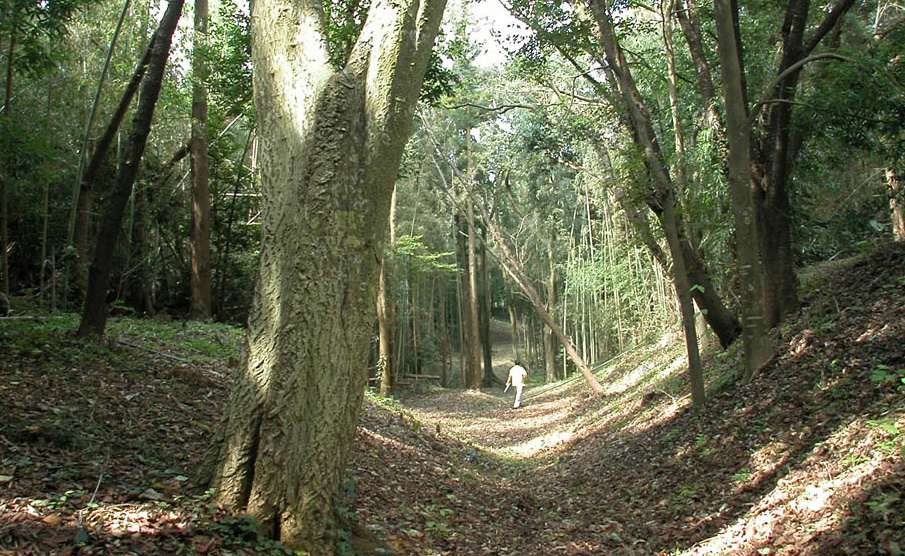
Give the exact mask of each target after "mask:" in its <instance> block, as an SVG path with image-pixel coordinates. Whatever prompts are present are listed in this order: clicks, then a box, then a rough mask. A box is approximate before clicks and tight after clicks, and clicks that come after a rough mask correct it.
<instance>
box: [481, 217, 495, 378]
mask: <svg viewBox="0 0 905 556" xmlns="http://www.w3.org/2000/svg"><path fill="white" fill-rule="evenodd" d="M491 297H492V289H491V287H490V268H489V267H488V265H487V229H486V228H484V229H483V230H482V231H481V314H480V317H481V318H480V321H481V353H482V354H483V355H484V384H485V385H486V386H493V383H494V382H496V377H494V375H493V352H492V351H491V350H492V347H493V346H492V345H491V341H490V323H491V320H492V319H493V315H491V314H490V309H491V305H492V304H493V299H492V298H491Z"/></svg>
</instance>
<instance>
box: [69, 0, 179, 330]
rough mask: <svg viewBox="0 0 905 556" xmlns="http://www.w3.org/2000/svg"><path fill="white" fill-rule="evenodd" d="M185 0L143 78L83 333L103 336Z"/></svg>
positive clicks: (171, 10)
mask: <svg viewBox="0 0 905 556" xmlns="http://www.w3.org/2000/svg"><path fill="white" fill-rule="evenodd" d="M183 3H184V2H183V0H170V2H169V4H168V5H167V10H166V12H165V13H164V15H163V18H162V19H161V21H160V25H159V26H158V29H157V33H156V37H157V38H156V40H154V41H153V42H154V48H153V50H152V52H151V58H150V61H149V63H148V69H147V73H146V75H145V78H144V80H143V81H142V88H141V92H140V94H139V98H138V106H137V108H136V110H135V117H134V118H133V120H132V131H131V132H130V133H129V139H128V141H127V142H126V147H125V151H124V153H123V160H122V162H121V163H120V165H119V170H118V171H117V175H116V182H115V184H114V186H113V190H112V191H111V192H110V194H109V196H108V198H107V203H106V205H105V207H104V212H103V215H102V216H101V225H100V229H99V230H98V233H97V240H96V241H95V244H94V255H93V257H92V260H91V268H90V269H89V272H88V290H87V293H86V295H85V306H84V309H83V311H82V320H81V323H80V324H79V330H78V333H79V335H80V336H86V335H98V336H102V335H103V334H104V328H105V327H106V325H107V284H108V282H109V279H110V265H111V263H112V259H113V248H114V247H115V246H116V240H117V238H118V237H119V230H120V226H121V225H122V220H123V213H124V211H125V208H126V203H127V202H128V201H129V197H130V196H131V195H132V186H133V184H134V183H135V177H136V176H137V175H138V169H139V166H140V165H141V157H142V154H144V150H145V145H146V144H147V141H148V135H149V134H150V132H151V121H152V120H153V118H154V108H155V106H156V104H157V97H158V96H159V94H160V88H161V84H162V82H163V72H164V69H165V68H166V63H167V58H168V57H169V54H170V41H171V40H172V37H173V32H174V31H175V29H176V24H177V23H178V21H179V16H180V15H181V13H182V5H183Z"/></svg>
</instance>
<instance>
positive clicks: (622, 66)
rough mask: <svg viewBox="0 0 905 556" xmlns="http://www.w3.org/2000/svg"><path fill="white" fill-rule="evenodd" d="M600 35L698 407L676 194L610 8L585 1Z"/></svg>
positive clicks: (699, 374) (697, 369)
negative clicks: (668, 263) (660, 249)
mask: <svg viewBox="0 0 905 556" xmlns="http://www.w3.org/2000/svg"><path fill="white" fill-rule="evenodd" d="M589 4H590V7H591V11H592V13H593V15H594V20H595V23H596V24H597V28H598V31H599V33H600V39H601V46H602V47H603V52H604V55H605V56H606V61H607V64H608V68H609V71H610V72H611V74H612V76H611V78H610V80H611V82H613V84H614V86H615V89H616V90H617V91H618V92H619V95H620V101H621V105H622V107H623V110H624V111H625V112H624V113H625V114H626V115H627V116H628V120H629V126H630V128H631V132H632V136H633V138H634V140H635V141H636V142H637V144H638V147H639V149H640V150H641V153H640V154H641V157H642V160H643V163H644V166H645V168H646V170H647V173H648V176H649V182H650V184H651V187H650V188H649V189H648V191H647V192H646V193H645V195H646V197H647V198H648V201H647V202H648V204H649V205H650V207H651V210H653V211H654V213H655V214H656V215H657V218H658V219H659V221H660V224H661V226H662V227H663V232H664V233H665V235H666V242H667V245H668V246H669V252H670V255H671V256H672V264H673V268H672V278H673V284H674V285H675V289H676V296H677V298H678V300H679V308H680V311H681V315H682V328H683V330H684V332H685V347H686V353H687V357H688V373H689V376H690V378H691V390H692V400H693V403H694V405H695V406H698V407H700V406H701V405H703V404H704V379H703V371H702V369H701V360H700V353H699V351H698V340H697V331H696V330H695V326H694V303H693V301H692V289H691V287H692V286H693V285H694V284H691V283H690V282H689V280H688V272H687V269H686V267H687V265H686V263H685V250H684V249H683V244H684V242H685V241H686V239H685V230H684V226H683V225H682V222H681V217H680V214H681V213H679V212H678V211H677V209H676V203H677V199H676V193H675V187H674V185H673V180H672V178H671V176H670V173H669V168H668V166H667V165H666V161H665V158H664V157H663V154H662V152H661V151H660V145H659V143H658V141H657V136H656V134H655V132H654V128H653V124H652V122H651V119H650V114H649V112H648V109H647V106H646V104H645V102H644V100H643V98H642V96H641V93H640V92H639V91H638V88H637V85H636V84H635V80H634V78H633V77H632V73H631V70H630V68H629V65H628V62H627V60H626V58H625V53H624V52H623V49H622V46H621V45H620V43H619V40H618V38H617V36H616V30H615V27H614V25H613V21H612V13H611V10H612V9H613V6H612V5H611V4H607V3H605V1H604V0H589Z"/></svg>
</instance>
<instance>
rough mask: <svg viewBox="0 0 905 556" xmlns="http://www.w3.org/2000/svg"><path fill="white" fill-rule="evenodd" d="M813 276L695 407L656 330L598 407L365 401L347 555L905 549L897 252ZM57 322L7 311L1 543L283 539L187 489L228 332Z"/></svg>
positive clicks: (216, 399)
mask: <svg viewBox="0 0 905 556" xmlns="http://www.w3.org/2000/svg"><path fill="white" fill-rule="evenodd" d="M805 291H806V297H805V300H804V305H803V307H802V310H801V311H800V313H799V314H798V315H796V316H795V318H793V319H792V320H791V321H790V322H789V323H788V324H787V325H786V326H784V327H783V329H782V330H779V331H777V332H776V343H777V347H778V351H777V357H776V358H775V360H774V361H773V362H772V363H771V364H770V365H769V366H768V367H766V368H765V369H764V370H763V371H762V372H761V373H760V374H759V375H758V376H757V377H755V379H754V380H753V381H751V382H750V383H748V384H741V383H738V382H734V381H732V380H730V379H731V374H732V370H733V369H736V368H738V365H739V357H738V353H737V352H735V351H730V352H727V353H724V354H720V355H717V356H714V357H712V358H711V359H710V360H709V361H708V365H707V368H708V372H709V373H710V376H709V383H710V385H711V391H710V400H709V403H708V405H707V407H706V408H704V409H703V410H702V411H700V412H694V411H691V410H690V408H689V399H688V396H687V393H686V391H687V385H686V381H685V378H684V372H683V364H682V358H681V348H680V345H679V344H680V342H675V341H673V342H669V341H666V340H665V341H664V342H662V343H661V344H658V345H653V346H643V347H639V348H636V349H634V350H632V351H631V352H628V353H625V354H623V355H622V356H620V357H618V358H616V359H614V360H613V361H611V362H609V363H607V364H606V365H604V366H602V367H601V369H600V370H599V376H600V378H601V380H602V382H603V383H604V384H605V385H606V387H607V389H608V394H607V396H605V397H602V398H595V397H591V396H589V395H588V394H587V388H586V387H585V386H584V384H583V383H581V382H580V380H571V381H567V382H563V383H557V384H553V385H543V386H541V385H534V384H531V385H530V386H529V388H528V389H527V391H526V396H525V397H526V400H525V402H524V405H523V407H522V408H521V409H520V410H517V411H515V410H512V409H511V408H510V406H509V404H510V402H511V398H508V397H504V396H503V395H502V393H501V392H500V391H487V392H484V393H473V392H472V393H469V392H462V391H457V390H440V389H428V390H427V391H424V392H422V393H420V394H418V395H411V396H408V397H405V398H403V399H402V400H401V401H396V402H388V401H385V400H376V399H373V398H368V399H367V400H366V403H365V406H364V407H363V410H362V416H361V423H360V427H359V430H358V434H357V437H356V444H355V448H354V452H353V456H352V461H351V463H350V473H349V475H350V479H349V481H348V482H347V485H346V486H347V488H346V489H345V491H344V493H343V501H342V507H343V509H344V511H346V512H347V513H348V515H350V516H354V517H355V518H356V519H357V523H358V525H357V526H356V527H355V528H354V531H351V532H349V540H350V543H349V544H348V545H347V546H345V547H344V550H345V551H346V552H347V553H349V554H353V553H359V554H386V553H397V554H413V555H425V554H659V553H663V554H752V555H753V554H874V553H879V554H884V553H885V554H897V553H900V552H901V550H902V549H903V548H905V521H903V519H905V518H903V516H905V502H903V494H905V493H903V487H905V470H903V466H902V458H903V454H902V450H903V445H905V442H903V436H902V434H903V433H902V431H903V430H905V398H903V394H905V385H903V383H902V379H903V377H905V341H903V339H905V301H903V300H905V249H903V248H902V247H901V246H899V247H892V248H886V249H883V250H880V251H878V252H876V253H874V254H872V255H870V256H865V257H863V258H861V259H859V260H855V261H847V262H845V263H839V264H836V265H834V266H832V267H824V268H822V269H819V270H818V271H816V272H814V273H812V275H810V276H809V277H807V278H806V279H805ZM20 315H21V312H20ZM73 328H74V322H73V317H72V316H66V315H64V316H48V317H44V318H43V319H40V320H25V319H18V320H4V321H0V351H2V359H0V404H2V405H0V407H3V408H4V415H3V417H2V418H0V553H9V554H74V553H80V554H127V553H134V554H250V553H256V552H265V553H280V552H282V550H283V549H282V548H281V547H280V546H279V545H278V544H276V543H272V542H269V541H266V540H264V539H259V538H258V537H257V536H256V534H255V531H254V525H253V524H252V523H250V522H249V521H248V520H246V519H244V518H243V517H242V516H240V515H236V514H234V513H231V512H228V511H225V510H223V509H220V508H216V507H214V506H212V505H210V504H209V503H208V499H207V497H206V496H205V495H204V493H198V492H193V491H192V490H191V489H190V488H189V486H188V483H189V481H188V479H189V478H190V476H191V470H192V469H193V467H194V466H195V465H196V463H197V461H198V460H199V459H200V457H201V455H202V454H203V451H204V449H205V447H206V444H207V439H208V437H209V433H210V430H211V428H212V427H213V426H215V423H216V421H217V414H218V411H219V409H220V408H221V407H222V403H223V399H224V396H225V393H226V388H227V385H228V382H229V375H230V373H232V372H234V369H235V365H233V366H230V363H231V362H232V363H234V362H235V359H238V355H237V349H238V348H237V346H238V345H239V342H238V332H237V331H236V330H233V329H228V328H221V327H212V326H210V325H206V326H202V325H196V324H193V323H154V322H147V321H144V322H137V321H131V320H122V321H118V322H116V323H115V324H114V325H113V328H112V330H111V332H112V334H111V336H112V337H115V338H118V339H119V342H117V343H116V344H115V345H113V346H112V347H105V346H95V345H91V344H83V343H81V342H79V341H76V340H75V339H73V338H72V337H71V335H70V334H69V333H68V332H67V331H68V330H72V329H73ZM494 356H495V363H498V364H499V367H500V369H501V370H502V369H505V367H506V364H507V361H506V358H507V357H508V354H505V353H495V354H494ZM231 360H232V361H231Z"/></svg>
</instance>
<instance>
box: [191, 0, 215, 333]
mask: <svg viewBox="0 0 905 556" xmlns="http://www.w3.org/2000/svg"><path fill="white" fill-rule="evenodd" d="M207 23H208V8H207V0H195V38H194V44H193V45H192V140H191V147H190V148H191V154H192V156H191V160H192V170H191V174H192V228H191V233H190V237H191V244H192V265H191V268H192V278H191V290H192V301H191V315H192V317H193V318H196V319H202V320H203V319H208V318H210V316H211V190H210V180H209V178H210V165H209V163H208V154H207V151H208V141H207V74H208V71H207V60H206V59H205V56H206V55H207V54H206V52H205V48H206V45H207V42H208V40H207Z"/></svg>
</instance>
